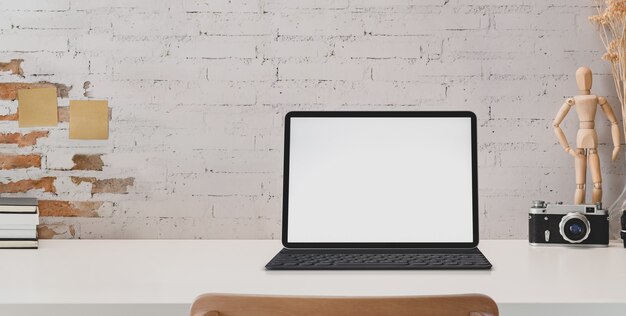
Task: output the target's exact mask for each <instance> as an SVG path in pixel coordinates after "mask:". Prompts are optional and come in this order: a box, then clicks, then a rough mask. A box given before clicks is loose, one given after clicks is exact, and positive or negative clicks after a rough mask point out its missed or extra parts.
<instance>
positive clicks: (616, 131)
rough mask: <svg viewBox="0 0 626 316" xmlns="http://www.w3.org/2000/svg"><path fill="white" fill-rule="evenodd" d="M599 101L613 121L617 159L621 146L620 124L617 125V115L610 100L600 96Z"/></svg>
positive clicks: (615, 157)
mask: <svg viewBox="0 0 626 316" xmlns="http://www.w3.org/2000/svg"><path fill="white" fill-rule="evenodd" d="M598 103H600V107H601V108H602V112H604V114H606V116H607V117H608V118H609V121H610V122H611V136H612V137H613V147H614V149H613V157H612V158H613V160H615V159H617V154H618V152H619V148H620V139H619V138H620V137H619V134H620V131H619V126H618V125H617V117H615V113H613V109H612V108H611V105H610V104H609V102H607V101H606V98H603V97H598Z"/></svg>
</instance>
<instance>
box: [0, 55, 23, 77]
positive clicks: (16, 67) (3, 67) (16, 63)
mask: <svg viewBox="0 0 626 316" xmlns="http://www.w3.org/2000/svg"><path fill="white" fill-rule="evenodd" d="M23 61H24V60H23V59H11V61H9V62H8V63H1V62H0V72H4V71H10V72H11V73H12V74H14V75H18V76H22V77H24V70H22V66H21V64H22V62H23Z"/></svg>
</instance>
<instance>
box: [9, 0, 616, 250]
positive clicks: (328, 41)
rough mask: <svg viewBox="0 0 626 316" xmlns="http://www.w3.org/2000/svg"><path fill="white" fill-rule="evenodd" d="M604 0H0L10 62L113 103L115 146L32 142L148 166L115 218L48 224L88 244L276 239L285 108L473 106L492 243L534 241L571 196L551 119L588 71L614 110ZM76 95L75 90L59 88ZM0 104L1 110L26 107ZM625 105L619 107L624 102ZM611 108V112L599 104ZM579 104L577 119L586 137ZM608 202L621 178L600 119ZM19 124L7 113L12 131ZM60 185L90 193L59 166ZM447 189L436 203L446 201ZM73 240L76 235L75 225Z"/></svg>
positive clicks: (51, 157) (59, 162)
mask: <svg viewBox="0 0 626 316" xmlns="http://www.w3.org/2000/svg"><path fill="white" fill-rule="evenodd" d="M591 4H592V1H591V0H575V1H553V0H551V1H545V0H523V1H519V0H518V1H512V0H505V1H502V0H479V1H475V0H429V1H422V0H419V1H418V0H393V1H390V0H316V1H305V0H297V1H290V0H237V1H234V0H185V1H169V0H160V1H154V0H132V1H128V0H125V1H88V0H58V1H56V0H55V1H51V0H31V1H0V61H8V60H9V59H12V58H22V59H24V60H25V61H24V63H23V68H24V70H25V73H26V78H17V77H11V76H9V75H8V74H6V73H2V74H0V79H1V80H2V81H29V82H32V81H40V80H47V81H53V82H59V83H64V84H68V85H72V86H73V89H72V90H71V92H70V95H71V97H74V98H79V97H82V94H83V92H84V91H83V90H82V86H83V83H84V82H85V81H90V82H91V83H92V85H93V88H92V89H91V90H92V93H93V95H94V97H96V98H106V99H108V100H109V104H110V106H111V107H112V109H113V112H112V113H113V116H112V122H111V138H110V140H109V141H107V142H77V141H69V140H68V139H67V123H62V124H61V125H60V126H59V127H58V128H57V129H54V130H52V131H51V132H50V136H49V138H47V139H41V140H40V141H39V143H38V145H36V146H35V147H34V148H32V149H31V148H27V149H22V148H19V149H17V148H15V147H10V146H4V145H0V146H2V147H0V150H1V151H2V152H16V153H29V152H31V151H32V152H42V153H44V155H45V157H44V160H43V163H44V166H47V168H49V169H67V168H69V167H71V166H72V162H71V157H72V155H73V153H75V152H78V151H79V152H81V153H102V154H104V155H103V160H104V162H105V169H104V171H103V172H100V173H94V172H80V171H72V173H73V174H74V175H78V176H97V177H126V176H132V177H135V184H134V186H132V187H130V189H129V190H130V191H129V193H128V194H122V195H120V194H117V195H116V194H100V195H96V196H95V197H94V199H97V200H102V201H106V203H105V205H104V206H103V209H102V211H101V215H103V216H104V217H103V218H46V219H44V222H46V223H49V224H57V223H65V224H72V225H74V227H75V229H76V237H80V238H279V237H280V207H281V202H280V199H281V186H282V184H281V173H282V129H283V126H282V117H283V115H284V114H285V113H286V112H287V111H290V110H331V109H334V110H336V109H348V110H374V109H379V110H380V109H382V110H437V109H441V110H449V109H469V110H473V111H475V112H476V113H477V115H478V119H479V148H480V152H479V165H480V170H479V183H480V214H481V216H480V221H481V237H482V238H526V231H527V217H526V214H527V210H528V207H529V204H530V202H531V201H532V200H533V199H546V200H563V201H570V200H571V198H572V195H573V189H574V175H573V170H572V168H573V162H572V160H571V159H570V157H569V156H568V155H566V154H565V153H564V152H563V151H562V150H561V148H560V147H559V145H558V144H557V141H556V138H555V137H554V135H553V131H552V127H551V121H552V119H553V116H554V115H555V113H556V112H557V111H558V108H559V107H560V105H561V104H562V102H563V99H564V98H566V97H568V96H570V95H571V94H575V93H576V91H577V89H576V85H575V82H574V77H573V75H574V72H575V70H576V68H577V67H578V66H580V65H589V66H591V67H592V68H593V70H594V73H595V74H596V75H595V77H594V88H593V90H594V92H596V93H597V94H601V95H608V96H609V101H610V102H612V103H613V104H617V100H616V98H615V93H614V92H613V87H612V83H611V78H610V77H609V76H608V75H607V74H608V66H607V64H606V63H605V62H603V61H601V60H600V56H601V54H602V49H601V44H600V41H599V39H598V38H597V36H596V34H595V33H594V29H593V27H592V26H591V25H589V24H588V22H587V20H586V18H587V16H589V15H591V14H593V13H594V9H593V7H591ZM61 102H62V103H64V104H63V105H67V104H66V103H67V101H66V100H62V101H61ZM15 107H16V104H15V102H10V101H0V114H7V113H10V112H13V111H14V110H15ZM617 112H618V113H619V110H617ZM599 119H600V120H602V119H604V116H603V115H599ZM575 124H576V121H575V119H574V115H571V116H570V117H568V119H567V120H566V122H565V124H564V125H565V130H566V132H567V133H568V136H569V137H570V141H573V140H574V134H573V133H574V126H575ZM598 128H599V134H600V140H601V148H600V152H601V155H602V156H601V157H602V163H603V166H604V174H603V176H604V188H605V202H606V203H608V202H610V201H612V199H614V198H615V197H616V196H617V194H618V193H619V191H620V190H621V189H620V188H621V187H622V186H623V184H624V181H623V178H624V168H623V165H624V163H625V162H624V160H623V157H622V159H621V160H620V161H619V162H618V163H615V164H610V162H609V161H608V155H609V152H610V151H609V148H607V147H608V145H607V144H610V133H609V127H608V125H607V124H605V123H603V122H601V123H599V124H598ZM16 130H17V123H16V122H0V132H13V131H16ZM55 172H57V171H54V170H51V171H28V172H25V171H23V170H22V171H20V170H15V171H3V172H2V176H0V180H3V181H6V180H7V179H24V178H28V177H37V176H45V175H53V176H54V175H58V176H59V177H60V178H59V179H57V180H56V182H55V184H56V186H57V190H58V193H57V194H58V196H52V195H51V194H50V193H39V192H31V193H30V195H36V196H38V197H41V198H53V199H54V198H66V199H81V200H84V199H89V186H88V184H86V183H83V184H81V185H75V184H73V183H72V182H71V181H69V180H68V179H69V178H67V177H65V178H63V176H62V174H61V173H60V171H59V172H58V173H56V174H55ZM439 203H445V201H433V204H435V205H436V204H439ZM63 236H65V237H67V236H69V235H67V234H65V235H63Z"/></svg>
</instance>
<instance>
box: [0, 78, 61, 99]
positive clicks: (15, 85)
mask: <svg viewBox="0 0 626 316" xmlns="http://www.w3.org/2000/svg"><path fill="white" fill-rule="evenodd" d="M36 88H56V89H57V96H58V97H59V98H67V97H68V95H69V91H70V90H71V89H72V87H71V86H69V87H68V86H67V85H64V84H62V83H54V82H47V81H40V82H34V83H29V82H2V83H0V100H15V99H17V90H20V89H36Z"/></svg>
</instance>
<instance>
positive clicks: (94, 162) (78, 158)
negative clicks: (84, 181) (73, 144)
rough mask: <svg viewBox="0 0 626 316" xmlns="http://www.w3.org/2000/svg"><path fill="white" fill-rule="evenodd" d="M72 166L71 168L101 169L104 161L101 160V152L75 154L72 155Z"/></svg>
mask: <svg viewBox="0 0 626 316" xmlns="http://www.w3.org/2000/svg"><path fill="white" fill-rule="evenodd" d="M72 161H73V162H74V166H73V167H72V170H97V171H102V167H103V166H104V162H103V161H102V154H96V155H83V154H76V155H74V157H72Z"/></svg>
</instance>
